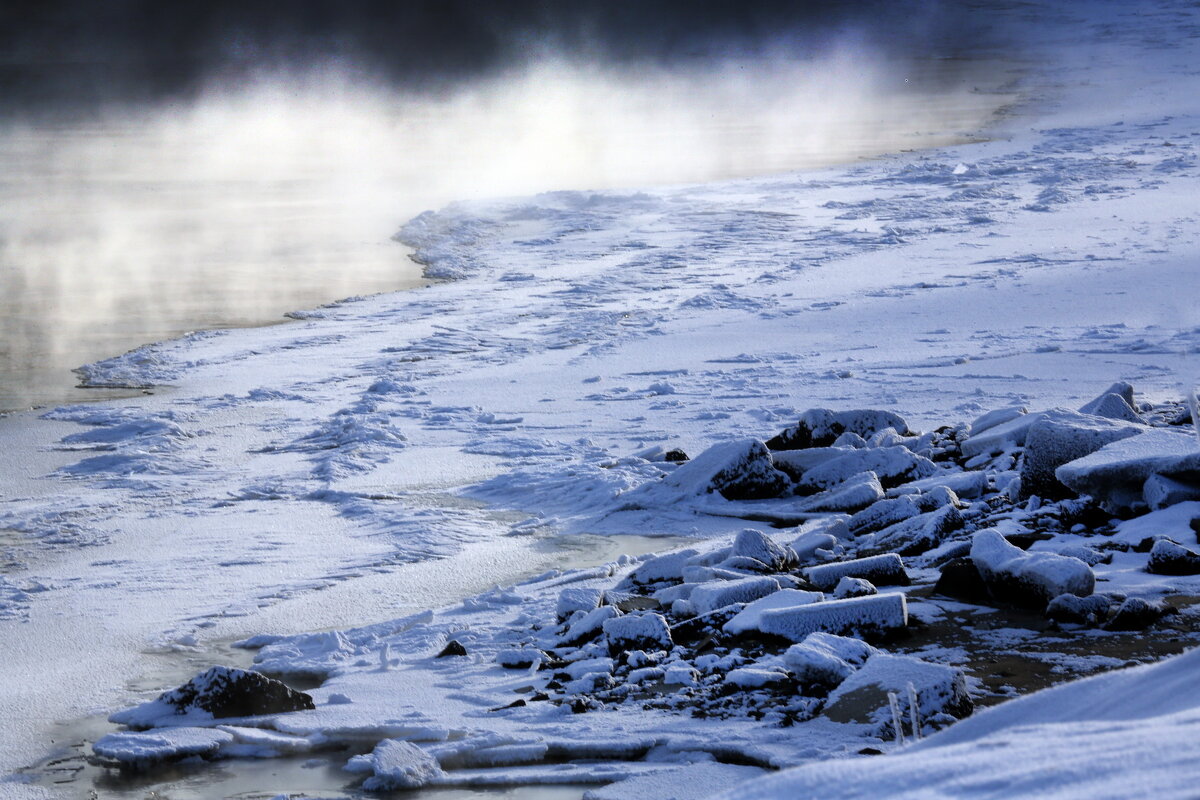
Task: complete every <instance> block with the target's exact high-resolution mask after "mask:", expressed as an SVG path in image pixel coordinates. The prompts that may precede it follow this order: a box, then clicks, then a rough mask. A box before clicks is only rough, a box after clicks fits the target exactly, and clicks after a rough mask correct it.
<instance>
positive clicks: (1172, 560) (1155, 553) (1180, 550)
mask: <svg viewBox="0 0 1200 800" xmlns="http://www.w3.org/2000/svg"><path fill="white" fill-rule="evenodd" d="M1146 571H1147V572H1153V573H1156V574H1158V575H1200V553H1196V552H1194V551H1192V550H1189V549H1188V548H1186V547H1183V546H1182V545H1178V544H1176V543H1175V542H1172V541H1170V540H1169V539H1159V540H1158V541H1157V542H1155V543H1154V546H1153V547H1151V548H1150V560H1149V561H1148V562H1147V564H1146Z"/></svg>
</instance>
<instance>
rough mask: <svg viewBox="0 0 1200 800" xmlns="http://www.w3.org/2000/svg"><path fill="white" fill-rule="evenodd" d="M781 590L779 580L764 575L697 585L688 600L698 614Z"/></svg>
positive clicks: (746, 601) (747, 601)
mask: <svg viewBox="0 0 1200 800" xmlns="http://www.w3.org/2000/svg"><path fill="white" fill-rule="evenodd" d="M777 591H779V582H778V581H776V580H775V579H774V578H771V577H769V576H766V575H763V576H761V577H754V578H740V579H738V580H733V581H715V582H710V583H706V584H704V585H703V586H697V587H696V588H695V589H693V590H692V594H691V596H690V597H689V598H688V601H689V602H690V603H691V604H692V607H693V608H694V609H695V610H696V613H697V614H707V613H709V612H710V611H716V610H717V609H718V608H724V607H725V606H729V605H733V604H734V603H749V602H751V601H752V600H757V599H758V598H760V597H766V596H767V595H769V594H773V593H775V592H777Z"/></svg>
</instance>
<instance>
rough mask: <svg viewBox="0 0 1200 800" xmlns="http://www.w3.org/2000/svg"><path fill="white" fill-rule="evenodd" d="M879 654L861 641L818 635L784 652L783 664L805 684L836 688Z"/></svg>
mask: <svg viewBox="0 0 1200 800" xmlns="http://www.w3.org/2000/svg"><path fill="white" fill-rule="evenodd" d="M876 652H878V651H876V650H875V648H874V647H872V646H871V645H869V644H867V643H866V642H864V641H862V640H861V639H851V638H849V637H846V636H835V635H833V634H831V633H821V632H817V633H810V634H809V635H808V636H805V637H804V641H802V642H800V643H799V644H794V645H792V646H791V647H789V648H788V649H787V650H786V651H784V654H783V663H784V664H785V665H786V666H787V668H788V669H790V670H791V671H792V672H793V673H794V674H795V676H796V680H798V681H800V682H801V683H808V684H817V685H820V686H825V687H827V688H833V687H834V686H837V685H838V684H839V683H841V682H842V681H844V680H845V679H846V678H849V677H850V675H851V674H852V673H853V672H854V671H855V670H857V669H858V668H859V667H861V666H862V665H863V664H865V663H866V662H867V659H868V658H870V657H871V656H872V655H874V654H875V653H876Z"/></svg>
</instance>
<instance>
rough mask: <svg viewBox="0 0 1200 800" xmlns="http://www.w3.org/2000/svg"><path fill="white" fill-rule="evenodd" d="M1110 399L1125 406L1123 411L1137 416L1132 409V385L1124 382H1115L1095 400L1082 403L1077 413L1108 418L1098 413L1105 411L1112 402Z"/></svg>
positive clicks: (1119, 412)
mask: <svg viewBox="0 0 1200 800" xmlns="http://www.w3.org/2000/svg"><path fill="white" fill-rule="evenodd" d="M1112 397H1115V398H1116V400H1117V401H1119V402H1120V403H1121V404H1122V405H1123V406H1125V409H1128V413H1130V414H1134V416H1135V417H1136V416H1137V413H1136V412H1135V411H1134V407H1133V384H1131V383H1126V382H1125V381H1117V382H1116V383H1114V384H1113V385H1112V386H1110V387H1108V388H1107V389H1105V390H1104V391H1103V392H1101V393H1100V394H1098V395H1096V397H1095V398H1093V399H1091V400H1089V401H1088V402H1086V403H1084V404H1083V405H1082V406H1080V407H1079V413H1080V414H1094V415H1096V416H1098V417H1106V416H1109V415H1108V414H1102V413H1100V411H1101V410H1102V409H1105V408H1106V407H1108V406H1109V405H1110V404H1111V403H1112V402H1113V401H1112V400H1111V399H1110V398H1112ZM1117 413H1118V414H1122V415H1124V414H1125V413H1126V412H1125V411H1124V410H1119V411H1117ZM1124 418H1125V417H1124V416H1121V417H1113V419H1124ZM1136 421H1138V422H1140V421H1141V420H1140V419H1138V420H1136Z"/></svg>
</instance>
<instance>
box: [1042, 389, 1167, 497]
mask: <svg viewBox="0 0 1200 800" xmlns="http://www.w3.org/2000/svg"><path fill="white" fill-rule="evenodd" d="M1112 396H1113V397H1117V396H1116V395H1112ZM1117 399H1118V401H1120V398H1119V397H1117ZM1121 402H1123V401H1121ZM1144 430H1146V427H1145V426H1144V425H1141V424H1138V423H1130V422H1118V421H1116V420H1112V419H1106V418H1104V417H1098V416H1089V415H1086V414H1077V413H1075V412H1073V411H1064V410H1061V409H1056V410H1054V411H1048V412H1046V413H1045V414H1042V415H1040V419H1038V420H1037V422H1035V423H1034V424H1033V425H1032V426H1031V427H1030V428H1029V431H1028V433H1026V435H1025V455H1024V457H1023V458H1022V460H1021V497H1022V498H1028V497H1032V496H1034V495H1037V496H1038V497H1042V498H1048V499H1053V500H1057V499H1061V498H1063V497H1068V496H1070V494H1071V492H1070V490H1069V489H1068V488H1067V487H1066V486H1064V485H1063V484H1061V483H1060V482H1059V481H1058V479H1057V478H1056V477H1054V470H1056V469H1058V468H1059V467H1061V466H1062V465H1063V464H1066V463H1068V462H1071V461H1074V460H1075V459H1077V458H1082V457H1084V456H1086V455H1088V454H1089V453H1094V452H1096V451H1097V450H1099V449H1100V448H1101V447H1104V445H1106V444H1109V443H1111V442H1115V441H1118V440H1120V439H1127V438H1129V437H1130V436H1137V435H1138V434H1139V433H1141V432H1142V431H1144Z"/></svg>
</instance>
